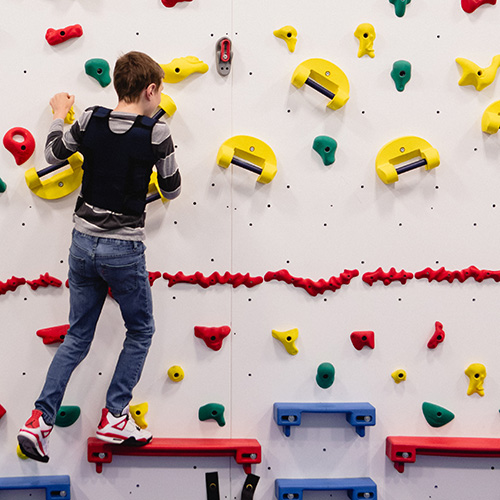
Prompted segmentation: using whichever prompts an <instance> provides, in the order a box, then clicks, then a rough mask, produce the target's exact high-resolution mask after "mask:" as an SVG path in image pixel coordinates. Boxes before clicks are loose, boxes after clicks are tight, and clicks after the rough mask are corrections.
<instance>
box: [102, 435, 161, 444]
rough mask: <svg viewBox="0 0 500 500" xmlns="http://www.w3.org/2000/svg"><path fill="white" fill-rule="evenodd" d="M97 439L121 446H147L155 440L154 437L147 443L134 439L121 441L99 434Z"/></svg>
mask: <svg viewBox="0 0 500 500" xmlns="http://www.w3.org/2000/svg"><path fill="white" fill-rule="evenodd" d="M96 437H97V438H98V439H101V440H102V441H106V443H111V444H117V445H120V446H146V445H147V444H149V443H150V442H151V440H152V439H153V437H152V436H151V437H150V438H149V439H148V440H147V441H138V440H137V439H135V438H134V437H129V438H127V439H119V438H113V437H108V436H104V435H103V434H97V433H96Z"/></svg>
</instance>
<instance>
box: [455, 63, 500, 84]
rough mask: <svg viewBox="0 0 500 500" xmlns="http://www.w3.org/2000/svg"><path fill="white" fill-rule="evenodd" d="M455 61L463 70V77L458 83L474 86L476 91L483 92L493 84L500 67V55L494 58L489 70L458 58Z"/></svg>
mask: <svg viewBox="0 0 500 500" xmlns="http://www.w3.org/2000/svg"><path fill="white" fill-rule="evenodd" d="M455 61H456V62H457V63H458V64H459V65H460V66H461V68H462V76H461V77H460V80H459V81H458V84H459V85H460V86H465V85H472V86H473V87H475V89H476V90H479V91H480V90H483V89H485V88H486V87H487V86H488V85H491V84H492V83H493V80H495V77H496V75H497V70H498V68H499V66H500V55H496V56H495V57H493V60H492V62H491V64H490V65H489V66H488V67H487V68H480V67H479V66H478V65H477V64H476V63H474V62H472V61H469V60H468V59H464V58H463V57H457V58H456V59H455Z"/></svg>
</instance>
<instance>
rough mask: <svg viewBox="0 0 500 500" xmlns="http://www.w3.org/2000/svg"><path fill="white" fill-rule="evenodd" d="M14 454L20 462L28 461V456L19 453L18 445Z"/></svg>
mask: <svg viewBox="0 0 500 500" xmlns="http://www.w3.org/2000/svg"><path fill="white" fill-rule="evenodd" d="M16 453H17V456H18V457H19V458H20V459H21V460H28V458H29V457H28V456H26V455H25V454H24V453H23V452H22V451H21V447H20V446H19V445H17V448H16Z"/></svg>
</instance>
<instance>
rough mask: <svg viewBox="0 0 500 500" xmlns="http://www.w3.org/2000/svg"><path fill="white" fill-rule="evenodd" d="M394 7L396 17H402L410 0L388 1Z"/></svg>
mask: <svg viewBox="0 0 500 500" xmlns="http://www.w3.org/2000/svg"><path fill="white" fill-rule="evenodd" d="M389 2H391V3H392V5H394V9H395V10H396V16H398V17H403V16H404V15H405V12H406V6H407V5H408V4H409V3H411V0H389Z"/></svg>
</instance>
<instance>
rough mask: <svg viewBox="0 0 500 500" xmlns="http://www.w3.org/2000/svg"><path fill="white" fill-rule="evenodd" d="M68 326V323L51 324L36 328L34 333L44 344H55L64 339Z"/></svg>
mask: <svg viewBox="0 0 500 500" xmlns="http://www.w3.org/2000/svg"><path fill="white" fill-rule="evenodd" d="M68 328H69V325H60V326H52V327H50V328H43V329H42V330H38V331H37V332H36V334H37V335H38V336H39V337H41V338H42V340H43V343H44V344H55V343H56V342H63V341H64V337H65V336H66V334H67V333H68Z"/></svg>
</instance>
